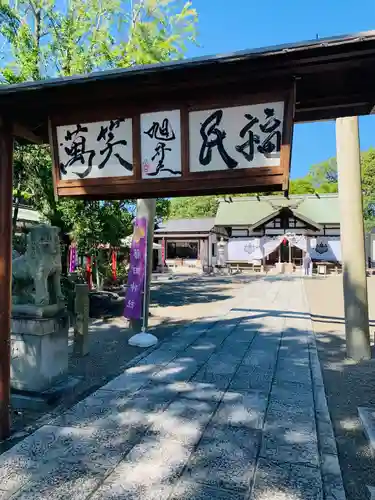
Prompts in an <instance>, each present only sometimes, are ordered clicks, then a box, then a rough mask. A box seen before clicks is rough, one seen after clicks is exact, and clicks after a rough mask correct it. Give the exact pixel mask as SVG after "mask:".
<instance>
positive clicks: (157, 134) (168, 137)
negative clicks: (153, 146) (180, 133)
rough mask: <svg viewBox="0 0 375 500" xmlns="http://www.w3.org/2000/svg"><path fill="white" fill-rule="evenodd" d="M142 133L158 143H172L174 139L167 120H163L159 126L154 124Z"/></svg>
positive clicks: (156, 123)
mask: <svg viewBox="0 0 375 500" xmlns="http://www.w3.org/2000/svg"><path fill="white" fill-rule="evenodd" d="M144 133H145V134H147V135H148V136H149V137H150V138H151V139H156V140H158V141H174V140H175V138H176V135H175V133H174V131H173V129H172V126H171V124H170V123H169V120H168V118H164V120H163V121H162V123H161V125H160V123H159V122H154V123H153V124H152V125H151V127H150V128H149V129H148V130H146V131H145V132H144Z"/></svg>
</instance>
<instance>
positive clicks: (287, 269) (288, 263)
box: [284, 262, 294, 274]
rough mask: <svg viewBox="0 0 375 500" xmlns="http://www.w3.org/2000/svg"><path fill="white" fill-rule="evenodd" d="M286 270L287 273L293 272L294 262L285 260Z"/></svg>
mask: <svg viewBox="0 0 375 500" xmlns="http://www.w3.org/2000/svg"><path fill="white" fill-rule="evenodd" d="M284 272H285V274H293V272H294V269H293V264H292V263H291V262H285V264H284Z"/></svg>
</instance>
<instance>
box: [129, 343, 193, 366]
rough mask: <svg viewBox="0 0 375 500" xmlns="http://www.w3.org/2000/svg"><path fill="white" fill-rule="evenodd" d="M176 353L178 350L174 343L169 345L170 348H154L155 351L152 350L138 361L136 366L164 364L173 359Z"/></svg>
mask: <svg viewBox="0 0 375 500" xmlns="http://www.w3.org/2000/svg"><path fill="white" fill-rule="evenodd" d="M174 344H175V343H174ZM184 344H185V342H184ZM177 353H178V350H177V349H176V346H175V345H173V346H172V345H171V346H170V349H168V350H160V349H156V350H155V351H152V352H151V353H150V354H149V355H148V356H146V357H145V358H142V359H141V360H140V361H138V363H137V366H142V365H155V366H156V365H160V366H164V365H166V364H168V363H170V362H171V361H173V359H174V358H175V357H176V356H177Z"/></svg>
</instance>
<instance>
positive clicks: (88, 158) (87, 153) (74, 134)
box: [60, 124, 95, 179]
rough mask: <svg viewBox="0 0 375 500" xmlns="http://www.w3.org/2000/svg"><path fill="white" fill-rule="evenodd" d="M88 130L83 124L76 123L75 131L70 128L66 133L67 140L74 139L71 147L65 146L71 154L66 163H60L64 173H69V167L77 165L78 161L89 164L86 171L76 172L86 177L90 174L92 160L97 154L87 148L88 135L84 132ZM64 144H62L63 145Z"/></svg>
mask: <svg viewBox="0 0 375 500" xmlns="http://www.w3.org/2000/svg"><path fill="white" fill-rule="evenodd" d="M87 132H88V129H87V127H82V125H80V124H78V125H76V129H75V130H73V131H70V130H68V131H67V132H66V135H65V140H66V141H72V143H71V145H70V147H68V146H65V147H64V150H65V153H66V154H67V155H68V156H69V160H68V161H67V162H66V163H65V164H64V163H62V162H61V163H60V171H61V173H62V174H63V175H66V174H67V168H68V167H70V166H72V165H75V164H76V163H78V162H79V163H81V165H85V164H86V165H87V168H86V170H85V171H84V172H82V173H79V172H75V174H76V175H77V176H78V177H80V178H81V179H84V178H85V177H87V176H88V175H90V173H91V170H92V161H93V159H94V156H95V151H94V150H92V149H90V150H86V137H85V136H84V134H86V133H87ZM62 145H63V144H60V146H62Z"/></svg>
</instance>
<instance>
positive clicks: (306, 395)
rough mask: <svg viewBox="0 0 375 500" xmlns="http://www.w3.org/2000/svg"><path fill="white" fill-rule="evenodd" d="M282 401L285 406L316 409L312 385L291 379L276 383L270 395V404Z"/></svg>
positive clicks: (296, 409)
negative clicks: (290, 380)
mask: <svg viewBox="0 0 375 500" xmlns="http://www.w3.org/2000/svg"><path fill="white" fill-rule="evenodd" d="M274 402H275V403H276V402H278V403H280V404H282V405H284V406H285V407H288V406H289V407H291V408H294V409H295V411H299V409H301V408H302V409H304V410H311V411H314V409H315V408H314V398H313V394H312V390H311V387H309V386H305V385H304V384H298V383H294V382H289V381H285V380H284V381H280V383H279V384H274V385H273V387H272V391H271V396H270V404H271V405H272V404H273V403H274Z"/></svg>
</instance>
